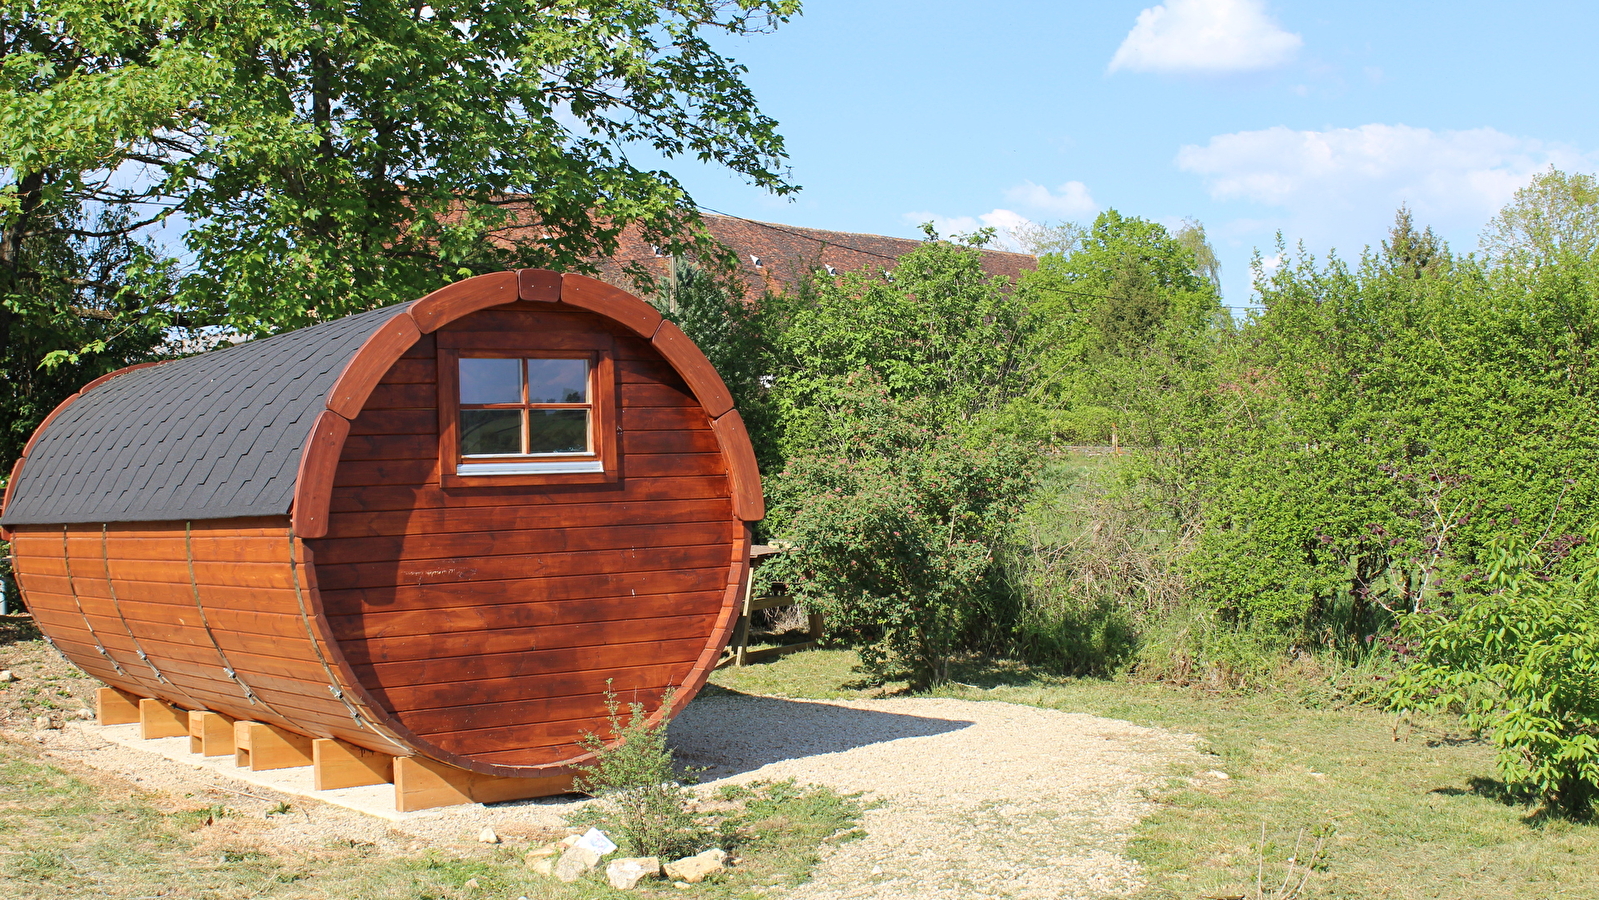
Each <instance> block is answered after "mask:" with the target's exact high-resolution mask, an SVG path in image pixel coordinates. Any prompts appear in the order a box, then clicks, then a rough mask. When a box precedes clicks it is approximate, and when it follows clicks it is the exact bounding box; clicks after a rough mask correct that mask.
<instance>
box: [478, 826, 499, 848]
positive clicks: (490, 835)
mask: <svg viewBox="0 0 1599 900" xmlns="http://www.w3.org/2000/svg"><path fill="white" fill-rule="evenodd" d="M477 840H478V843H480V844H498V843H499V842H500V836H499V835H498V834H495V833H494V829H492V828H489V827H488V826H484V828H483V830H482V831H479V832H478V833H477Z"/></svg>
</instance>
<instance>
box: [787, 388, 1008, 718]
mask: <svg viewBox="0 0 1599 900" xmlns="http://www.w3.org/2000/svg"><path fill="white" fill-rule="evenodd" d="M862 381H863V382H865V383H863V384H859V385H858V388H859V398H860V399H858V400H857V402H856V405H855V410H856V411H857V412H859V413H860V414H861V415H860V416H859V418H858V421H859V422H861V423H862V424H863V425H864V426H866V427H862V428H860V429H858V431H857V432H856V434H855V436H854V438H853V439H852V440H851V441H850V442H849V443H847V444H844V445H835V446H833V447H831V448H828V449H826V450H819V451H812V452H806V453H801V454H798V455H795V456H794V457H792V458H791V459H790V460H789V464H788V467H787V468H786V469H784V470H783V472H781V473H780V474H778V475H777V476H776V477H774V478H772V479H771V480H770V482H769V485H768V495H769V496H770V498H771V502H772V505H773V507H774V509H775V511H776V514H777V516H776V517H777V518H778V519H779V520H780V522H781V530H780V532H779V533H780V534H781V535H782V536H783V538H784V539H786V540H789V541H792V542H793V543H794V544H795V550H794V551H793V552H790V553H788V554H785V555H783V556H781V557H778V558H777V559H776V560H775V561H774V562H772V563H770V564H768V565H767V566H765V567H763V574H764V576H765V577H766V578H768V579H770V580H775V581H781V582H783V583H785V584H786V585H788V587H789V589H790V590H791V591H792V592H793V593H794V594H795V595H796V596H797V597H799V598H800V599H802V600H803V601H804V602H805V604H806V605H807V606H809V607H811V608H813V609H816V610H818V611H820V612H822V613H823V614H824V615H825V616H826V617H827V622H828V629H829V631H830V632H831V633H832V634H834V635H843V636H848V637H850V638H853V639H855V640H858V641H861V642H864V643H865V645H866V646H865V647H864V648H863V650H862V658H863V660H864V661H865V663H866V665H867V667H868V669H869V670H871V671H873V672H874V673H876V674H877V675H879V676H880V677H885V678H886V677H890V676H895V675H899V674H904V675H905V676H906V677H908V679H909V680H910V682H911V684H912V686H913V687H917V688H922V687H927V686H930V685H932V684H936V683H938V682H941V681H944V680H946V679H947V677H948V668H949V661H950V658H951V657H952V656H953V655H954V654H955V653H956V652H957V651H959V650H963V649H978V648H981V649H993V648H994V647H996V645H999V646H1003V645H1004V644H1005V643H1006V642H1008V640H1009V635H1008V634H1006V633H1001V634H996V633H995V631H996V629H997V630H999V631H1000V632H1006V631H1008V628H1009V625H1010V623H1011V622H1013V621H1014V619H1015V616H1014V612H1013V611H1012V610H1010V609H1008V608H1006V606H1007V604H1008V603H1009V602H1010V601H1009V595H1008V592H1007V590H1006V586H1005V584H1004V580H1003V579H1002V578H1001V577H1000V573H999V567H998V559H997V553H998V551H999V548H1000V545H1001V544H1002V542H1003V541H1004V539H1005V537H1006V535H1007V533H1008V529H1009V527H1010V523H1011V522H1012V521H1013V520H1014V519H1015V517H1016V515H1017V514H1018V513H1019V511H1020V508H1021V504H1022V501H1023V500H1024V498H1025V496H1026V493H1027V491H1028V489H1029V488H1030V486H1031V482H1032V474H1031V472H1032V464H1033V460H1034V455H1033V453H1032V451H1031V450H1030V449H1028V448H1027V447H1025V446H1023V445H1020V444H1018V443H1016V442H1005V441H1002V440H997V439H991V440H986V441H975V440H973V441H968V440H965V439H963V437H962V436H960V435H956V434H952V433H948V432H942V431H938V430H934V429H932V428H929V427H926V426H924V425H922V424H920V422H919V421H918V418H919V417H918V416H917V415H916V414H915V410H914V408H911V409H906V408H905V405H903V404H896V403H894V401H893V400H892V399H891V398H890V397H888V395H887V393H886V391H885V390H884V389H883V388H882V386H881V385H880V384H877V383H876V382H873V381H870V380H867V379H864V378H863V379H862ZM868 423H869V424H868Z"/></svg>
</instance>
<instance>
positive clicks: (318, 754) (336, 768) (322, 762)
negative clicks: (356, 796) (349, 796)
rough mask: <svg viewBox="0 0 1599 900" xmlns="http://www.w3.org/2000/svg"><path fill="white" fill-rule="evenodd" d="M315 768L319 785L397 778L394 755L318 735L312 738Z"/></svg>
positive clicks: (382, 781) (325, 787) (325, 788)
mask: <svg viewBox="0 0 1599 900" xmlns="http://www.w3.org/2000/svg"><path fill="white" fill-rule="evenodd" d="M311 760H312V762H311V765H312V766H313V767H314V768H313V769H312V770H311V771H312V774H313V775H314V776H315V778H314V780H315V782H316V789H317V790H319V791H331V790H335V789H337V788H347V787H361V786H362V785H367V784H387V783H389V782H391V781H393V780H394V757H392V756H390V755H388V754H387V753H378V752H377V751H375V750H368V749H366V748H365V747H357V746H355V745H354V744H346V743H345V742H343V741H333V740H325V739H321V738H319V739H317V740H314V741H312V742H311Z"/></svg>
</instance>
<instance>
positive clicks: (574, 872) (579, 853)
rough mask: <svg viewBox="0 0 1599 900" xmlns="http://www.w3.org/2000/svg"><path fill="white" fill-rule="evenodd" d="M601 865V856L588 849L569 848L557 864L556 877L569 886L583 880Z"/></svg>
mask: <svg viewBox="0 0 1599 900" xmlns="http://www.w3.org/2000/svg"><path fill="white" fill-rule="evenodd" d="M599 864H600V855H599V854H598V853H596V852H595V851H593V850H590V849H589V848H587V847H577V846H573V847H569V848H567V851H566V852H565V853H562V854H561V859H560V861H559V862H557V863H556V864H555V877H556V878H559V879H561V880H562V881H564V882H567V883H568V884H570V883H572V882H574V881H576V880H578V879H579V878H582V877H583V876H584V875H587V874H588V873H589V872H592V871H594V867H595V866H597V865H599Z"/></svg>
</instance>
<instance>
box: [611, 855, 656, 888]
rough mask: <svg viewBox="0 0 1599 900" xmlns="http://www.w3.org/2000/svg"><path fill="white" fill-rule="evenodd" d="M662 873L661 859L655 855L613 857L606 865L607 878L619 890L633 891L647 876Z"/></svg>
mask: <svg viewBox="0 0 1599 900" xmlns="http://www.w3.org/2000/svg"><path fill="white" fill-rule="evenodd" d="M660 874H661V861H660V860H659V859H657V858H656V857H653V856H630V857H625V858H623V859H613V860H611V862H610V864H609V865H607V866H606V867H605V879H606V880H607V881H609V882H610V883H611V887H613V888H616V889H617V890H619V891H631V890H632V889H633V888H635V887H637V886H638V883H639V882H640V881H642V880H643V879H645V878H654V877H656V876H657V875H660Z"/></svg>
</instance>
